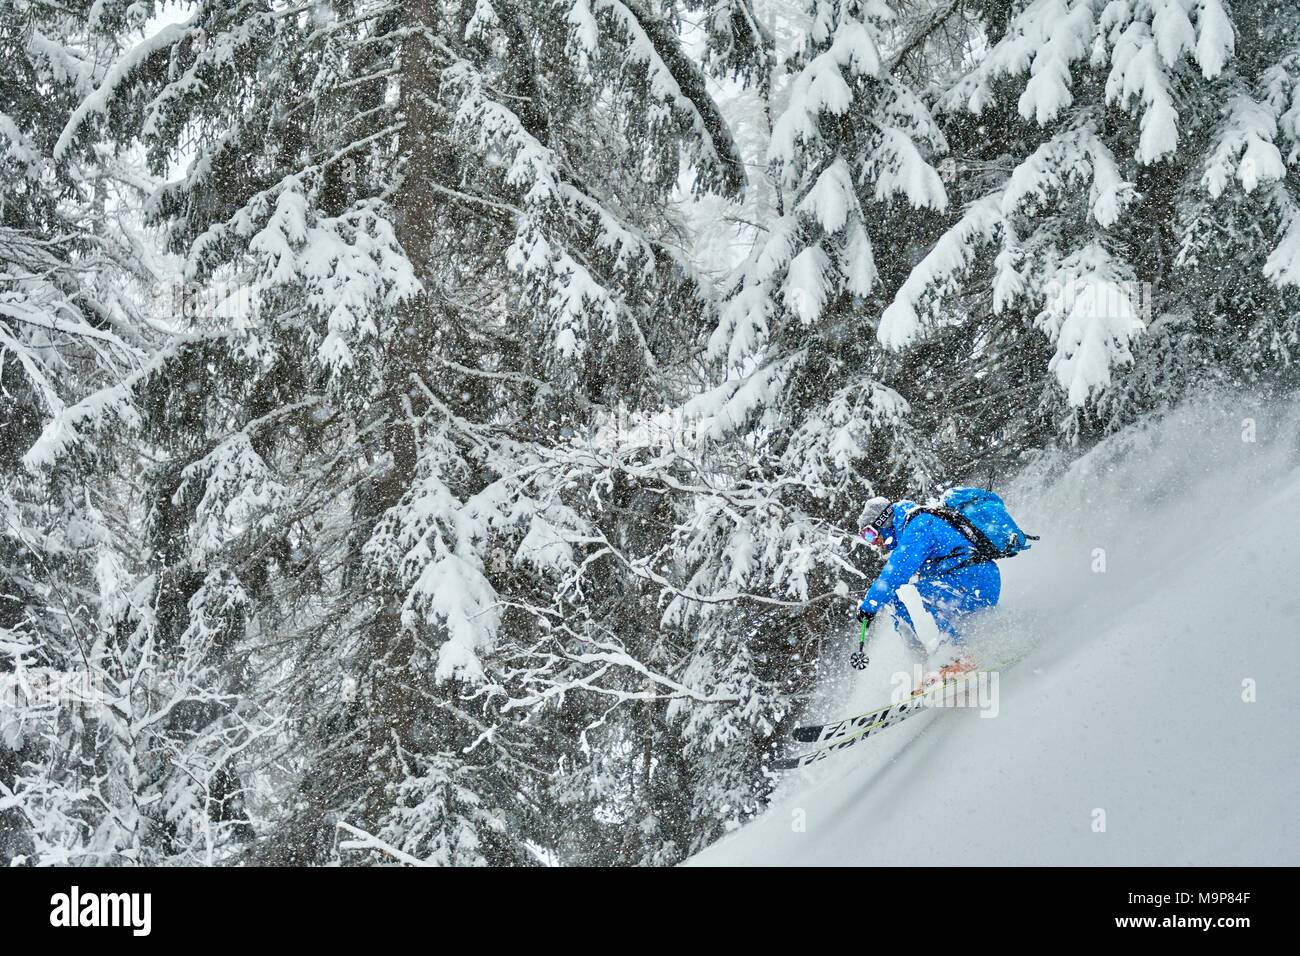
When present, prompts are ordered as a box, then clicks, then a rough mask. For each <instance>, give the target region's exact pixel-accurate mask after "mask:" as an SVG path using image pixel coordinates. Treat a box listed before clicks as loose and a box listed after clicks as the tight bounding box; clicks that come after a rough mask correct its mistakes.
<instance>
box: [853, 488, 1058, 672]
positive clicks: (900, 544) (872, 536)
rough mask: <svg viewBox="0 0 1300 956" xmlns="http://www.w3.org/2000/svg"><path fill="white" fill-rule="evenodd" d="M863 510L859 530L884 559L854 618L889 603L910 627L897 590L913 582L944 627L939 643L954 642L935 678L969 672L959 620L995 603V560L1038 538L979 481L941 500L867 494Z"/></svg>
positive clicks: (859, 662) (858, 660) (862, 660)
mask: <svg viewBox="0 0 1300 956" xmlns="http://www.w3.org/2000/svg"><path fill="white" fill-rule="evenodd" d="M862 517H863V519H864V520H865V521H866V527H865V528H863V529H862V536H863V537H864V538H866V539H867V543H868V544H870V545H872V546H873V547H875V548H878V549H880V550H882V551H884V552H886V553H887V554H888V555H889V559H888V561H886V563H885V567H884V569H883V570H882V571H881V572H880V576H879V577H877V578H876V581H875V583H874V584H872V585H871V588H870V589H869V590H868V591H867V595H866V597H865V598H863V599H862V603H861V604H860V605H858V620H860V621H863V622H865V623H866V624H867V626H868V627H869V626H870V623H871V621H872V619H873V618H874V617H875V615H877V614H879V613H880V612H881V611H882V610H885V609H886V608H888V609H889V610H890V612H891V613H892V614H893V615H894V617H895V619H900V620H902V621H903V622H904V623H906V624H907V625H908V626H909V627H911V628H912V630H913V632H915V631H916V626H915V625H914V624H913V622H912V618H911V615H910V614H909V613H908V610H907V608H906V607H905V606H904V604H903V602H902V601H901V600H900V599H899V597H898V589H899V588H900V587H902V586H903V585H904V584H908V583H913V584H914V585H915V587H916V590H917V591H918V592H919V594H920V596H921V601H922V603H923V604H924V606H925V608H926V610H927V611H929V612H930V615H931V616H932V617H933V618H934V620H935V623H936V624H938V626H939V628H940V630H941V631H942V632H943V634H944V637H945V640H944V642H943V644H951V645H952V648H951V651H952V654H953V656H952V660H951V661H949V663H948V664H946V665H945V666H944V667H942V668H940V670H939V672H938V673H939V679H940V680H942V681H947V680H951V679H955V678H957V677H960V676H961V675H962V674H965V673H969V672H970V671H971V670H973V669H974V667H975V662H974V660H973V659H972V657H971V655H970V653H969V651H968V649H967V648H966V647H965V646H964V644H965V641H964V640H963V638H962V634H961V630H960V625H961V624H962V622H963V621H964V619H965V618H967V617H968V616H969V615H970V614H972V613H974V612H975V611H978V610H981V609H983V608H988V607H993V606H995V605H996V604H997V603H998V598H999V596H1000V595H1001V592H1002V576H1001V574H999V572H998V568H997V565H996V564H994V563H993V562H994V560H996V559H998V558H1006V557H1011V556H1012V555H1015V554H1018V553H1019V552H1020V551H1023V550H1027V549H1028V548H1029V541H1030V540H1037V539H1036V538H1034V536H1032V535H1026V534H1025V533H1024V532H1023V531H1021V530H1020V528H1019V527H1017V526H1016V523H1015V521H1013V520H1012V518H1011V515H1009V514H1008V513H1007V509H1006V505H1005V504H1003V502H1002V499H1001V498H999V497H998V496H997V495H995V494H994V493H993V492H991V491H983V490H981V489H979V488H953V489H951V490H949V491H948V492H947V493H946V494H945V495H944V497H943V501H942V503H936V504H931V505H929V506H924V507H923V506H921V505H918V504H916V503H915V502H912V501H899V502H892V501H890V500H889V499H888V498H872V499H871V500H870V501H868V502H867V504H866V507H865V508H864V509H863V514H862ZM913 578H915V580H914V581H913ZM866 630H867V629H866V627H864V628H863V641H864V645H865V635H866ZM941 646H942V645H941ZM864 650H865V646H864V647H860V648H859V650H858V653H856V654H854V655H853V657H852V658H851V659H850V660H851V663H852V664H853V666H854V667H856V668H859V669H861V668H864V667H866V660H867V659H866V655H865V653H864Z"/></svg>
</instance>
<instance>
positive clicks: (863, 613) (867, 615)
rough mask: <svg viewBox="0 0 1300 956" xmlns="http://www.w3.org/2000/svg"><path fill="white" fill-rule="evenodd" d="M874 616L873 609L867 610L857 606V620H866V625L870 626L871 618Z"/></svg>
mask: <svg viewBox="0 0 1300 956" xmlns="http://www.w3.org/2000/svg"><path fill="white" fill-rule="evenodd" d="M875 616H876V615H875V613H874V612H873V611H868V610H867V609H866V608H861V607H860V608H858V620H859V621H866V622H867V627H870V626H871V620H872V618H874V617H875Z"/></svg>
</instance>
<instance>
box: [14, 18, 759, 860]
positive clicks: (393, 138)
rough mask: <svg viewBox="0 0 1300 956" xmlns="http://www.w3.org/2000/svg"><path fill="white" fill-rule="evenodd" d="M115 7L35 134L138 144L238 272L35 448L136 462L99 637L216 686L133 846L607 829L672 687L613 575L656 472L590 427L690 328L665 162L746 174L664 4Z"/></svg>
mask: <svg viewBox="0 0 1300 956" xmlns="http://www.w3.org/2000/svg"><path fill="white" fill-rule="evenodd" d="M103 6H104V8H105V10H107V11H110V12H111V11H113V10H116V9H117V8H118V7H117V5H116V4H112V3H110V4H107V5H103ZM127 10H129V11H131V12H132V13H134V14H140V13H142V12H145V11H146V10H147V5H142V4H133V5H131V6H130V7H129V8H126V7H123V12H122V13H121V20H122V23H123V24H124V25H123V26H122V27H121V29H116V30H115V31H114V36H115V37H116V38H118V39H124V38H128V37H130V38H131V39H133V40H134V42H133V43H132V44H131V45H129V47H127V49H126V51H125V52H124V53H123V54H122V55H121V56H120V57H119V58H118V59H117V60H116V61H115V63H114V64H113V65H112V67H111V68H110V69H109V70H108V72H107V74H106V76H105V77H104V78H103V80H102V81H101V82H99V83H98V84H97V85H96V86H95V88H94V90H93V91H92V92H90V93H89V94H88V95H86V96H85V97H83V98H82V99H81V101H80V104H79V106H78V107H77V108H76V109H75V110H74V111H72V113H71V115H70V116H69V118H68V121H67V122H66V123H65V124H64V125H63V127H62V130H61V133H60V135H59V137H58V140H57V142H56V143H55V144H54V145H53V147H52V152H53V154H54V156H55V157H59V156H63V155H66V154H68V153H69V152H70V151H73V150H76V149H78V148H81V147H82V146H83V144H86V143H88V142H92V141H94V140H96V139H99V138H112V139H113V140H114V141H115V142H116V143H117V145H118V146H119V147H122V148H125V147H126V146H127V145H128V144H129V142H130V137H132V136H134V137H138V139H139V141H140V142H142V143H143V144H144V146H145V148H146V149H147V151H148V154H149V156H150V158H151V161H152V164H153V167H154V172H155V174H156V175H160V176H166V175H175V174H174V173H173V172H172V169H173V166H175V167H176V168H178V169H180V170H181V172H180V175H179V178H175V179H173V180H172V181H171V182H169V183H167V184H166V185H165V186H163V187H162V188H160V189H159V190H158V191H157V192H156V194H155V195H154V197H153V199H152V200H151V204H150V212H151V215H152V217H153V219H154V221H156V222H157V223H158V224H159V225H161V226H163V227H164V228H165V229H166V237H167V242H168V244H169V246H170V248H171V250H172V251H174V252H175V253H176V254H178V255H179V256H181V257H182V258H183V262H184V277H185V279H186V280H187V281H188V282H191V283H196V284H203V286H204V288H205V289H215V288H219V287H222V288H232V289H235V290H237V295H236V301H235V303H234V304H227V307H224V308H216V307H214V308H208V309H204V310H199V312H198V313H197V314H185V315H181V316H175V317H173V320H174V326H175V327H174V331H173V334H172V335H171V336H170V338H169V341H167V342H166V344H165V345H164V346H162V347H161V348H160V349H158V350H157V351H156V353H155V354H154V356H153V357H152V358H151V360H150V361H149V362H148V364H147V365H146V366H145V367H144V368H143V369H142V370H141V371H139V372H137V373H135V374H134V375H132V376H130V377H128V378H124V379H122V380H121V381H119V382H117V383H116V384H114V385H113V386H112V387H111V388H108V389H105V390H104V391H101V392H99V393H97V394H95V395H93V396H91V397H89V398H87V399H86V400H84V401H83V402H82V403H80V404H78V405H75V406H72V407H70V408H69V409H67V410H65V411H64V412H63V413H62V414H60V415H58V416H56V417H55V419H54V421H53V422H52V423H51V424H50V425H49V426H48V427H47V428H46V430H45V432H44V435H43V437H42V439H41V441H39V442H38V443H37V445H36V447H35V448H34V449H33V450H32V452H31V453H29V455H28V462H29V464H30V465H31V466H32V467H34V468H41V469H51V470H58V469H61V468H64V467H67V465H68V464H69V463H74V464H75V461H76V459H77V457H78V455H79V454H80V453H81V452H82V450H83V449H85V448H86V447H89V446H92V445H93V446H95V447H99V448H110V447H111V448H135V449H142V450H144V451H145V452H146V453H147V454H148V457H149V458H150V460H151V464H150V466H149V469H148V473H147V476H146V480H145V492H144V493H145V496H146V500H147V507H148V512H149V521H150V523H149V529H150V537H149V549H150V550H149V552H148V565H149V567H148V570H149V574H148V576H147V577H146V578H144V579H143V580H144V582H145V584H146V585H147V594H146V595H145V597H144V599H143V600H140V601H136V602H134V603H132V604H130V605H129V606H124V607H123V609H122V619H121V621H120V622H119V630H120V631H122V632H124V633H128V634H130V635H131V638H130V640H131V641H132V642H133V645H134V646H140V647H147V648H149V649H150V650H151V651H152V652H154V653H157V652H158V649H164V652H165V655H166V659H167V661H168V662H169V664H170V666H171V667H172V668H173V670H176V669H180V670H184V671H185V680H186V682H187V686H189V685H194V684H195V683H196V682H197V685H199V686H202V687H204V688H205V690H206V697H205V698H204V699H203V700H201V701H196V702H195V703H194V704H193V705H192V706H186V707H185V708H183V709H182V710H180V711H179V712H173V713H172V714H171V715H169V718H168V719H169V721H170V722H171V725H172V726H173V727H174V728H175V730H176V732H177V733H181V734H182V735H183V736H184V737H185V738H186V739H187V740H188V742H189V743H188V747H187V748H186V749H183V750H181V751H179V752H178V753H176V754H175V755H173V756H172V759H173V760H174V764H173V765H169V766H167V767H161V766H160V767H153V768H149V772H148V776H149V779H148V780H146V781H144V783H143V787H144V789H145V790H146V791H147V792H148V793H149V794H151V795H152V794H158V795H159V796H158V797H157V799H156V800H155V801H154V802H153V803H152V804H151V805H150V808H149V809H148V810H147V811H146V812H147V813H148V814H152V815H153V816H154V817H156V818H157V819H156V822H157V824H158V827H159V832H160V833H163V834H165V835H166V837H167V839H166V840H164V841H161V842H160V843H159V844H157V845H154V846H151V847H150V848H149V858H150V859H174V860H181V861H195V860H197V859H201V858H203V857H202V856H200V853H202V854H204V855H206V858H212V857H213V856H215V857H216V858H218V859H224V858H229V857H230V856H231V854H236V853H244V854H246V855H247V856H248V858H251V859H257V860H269V861H281V862H313V861H317V862H319V861H325V860H331V859H338V858H341V859H344V860H345V861H366V860H375V861H380V862H383V861H390V862H391V860H392V859H405V858H408V857H415V858H418V859H421V860H427V861H430V862H436V863H454V864H470V863H519V862H527V861H529V860H531V859H532V858H533V857H532V853H531V851H530V850H529V846H530V845H540V846H547V847H555V846H558V845H560V844H561V843H562V842H563V841H564V840H565V839H566V835H567V836H570V837H571V836H572V835H574V834H578V835H581V834H583V833H584V832H585V833H595V832H597V831H599V830H601V828H602V823H601V820H600V819H599V818H598V817H597V816H596V810H597V809H598V808H600V807H607V806H608V805H610V802H611V800H613V799H614V797H613V796H610V794H614V795H617V792H625V791H626V787H627V781H628V780H629V779H630V777H631V774H632V769H631V768H632V767H633V766H636V767H640V766H643V761H642V758H641V757H640V756H638V755H636V754H632V753H631V750H630V747H631V746H632V744H631V743H630V742H629V741H630V740H631V739H632V737H633V735H635V739H636V740H640V741H643V742H644V741H645V740H646V736H645V733H644V731H643V728H642V726H641V725H640V724H638V723H637V722H636V720H635V719H633V718H628V719H624V718H623V716H622V715H623V713H624V712H625V711H629V710H634V711H635V712H636V713H641V712H642V710H643V708H642V710H636V708H638V707H641V704H642V703H643V702H644V701H646V700H651V701H653V700H656V699H659V698H663V697H665V696H672V695H683V694H684V695H687V696H689V695H690V694H691V693H692V692H691V691H690V689H689V688H685V687H683V686H681V685H678V684H676V683H675V682H674V681H673V680H672V679H671V678H669V677H666V676H664V675H661V674H658V673H657V672H655V671H654V670H653V666H654V663H655V660H656V657H658V658H660V660H662V661H663V662H668V661H669V660H670V659H671V657H672V655H671V654H669V653H668V651H666V650H664V649H663V648H662V647H661V646H660V644H661V641H660V638H659V627H658V621H657V614H654V613H650V614H647V609H653V607H654V598H655V595H656V594H657V590H658V589H657V587H654V586H653V584H652V583H647V581H646V579H645V578H643V577H642V576H640V575H638V574H636V573H633V571H632V570H631V568H630V567H629V565H631V564H632V563H633V559H632V558H630V557H629V555H631V556H634V557H639V556H640V555H641V554H642V553H643V552H644V551H646V550H647V548H646V547H645V546H644V545H643V542H642V541H641V540H639V539H640V538H641V537H653V535H654V533H655V532H656V531H657V525H653V526H651V525H647V522H650V521H660V522H661V521H662V520H663V519H656V518H654V516H653V514H652V513H649V512H646V511H645V509H644V506H643V505H642V504H641V503H640V501H639V500H638V495H637V493H636V491H635V488H636V473H638V471H639V472H641V473H644V472H645V470H646V469H647V468H649V467H660V468H663V467H666V466H664V465H663V464H662V463H654V462H651V463H647V462H646V461H645V460H643V459H644V458H645V454H644V451H643V450H642V449H639V448H637V447H635V446H632V447H630V448H629V447H624V446H622V445H615V446H614V447H611V445H610V443H609V442H607V441H603V440H602V441H595V440H593V439H594V436H596V435H597V434H608V429H607V428H606V429H605V430H603V431H601V430H600V429H598V428H597V426H598V425H601V424H602V423H603V424H605V425H608V419H609V411H610V410H613V409H616V408H618V407H619V403H620V402H623V403H627V404H629V405H631V406H633V407H637V406H647V405H651V406H652V405H653V403H654V402H655V401H657V400H659V398H660V394H661V391H662V389H663V388H664V387H672V386H673V384H674V382H675V381H676V370H677V369H679V368H680V367H681V366H682V364H683V363H684V362H685V361H686V360H687V359H689V358H690V356H691V354H692V349H693V347H694V344H695V343H696V342H698V341H699V338H700V335H701V333H702V331H703V329H704V328H705V325H706V323H707V322H708V321H709V304H708V300H707V296H706V293H705V289H704V287H703V286H702V285H701V283H700V281H699V280H698V279H697V277H696V276H695V275H694V273H693V270H692V269H691V268H690V266H689V264H687V263H686V262H685V261H683V260H682V258H681V256H680V255H678V254H677V253H676V252H675V251H674V247H673V244H672V243H671V242H670V241H669V237H670V236H671V228H670V227H671V226H672V217H671V212H670V210H669V208H668V198H669V194H670V191H671V190H672V188H673V187H674V186H675V184H676V183H677V182H679V180H680V179H681V172H682V170H683V168H684V167H683V163H684V162H685V163H689V164H690V166H691V169H692V172H693V178H694V181H695V182H696V183H697V184H698V186H699V188H702V189H716V190H720V191H723V192H724V193H725V192H732V193H734V192H735V191H736V190H738V189H739V187H740V186H741V184H742V182H743V177H744V173H743V166H742V164H741V162H740V160H739V157H738V155H737V152H736V150H735V148H734V146H733V144H732V143H731V140H730V136H729V133H728V130H727V127H726V124H725V122H724V121H723V119H722V117H721V116H720V115H719V113H718V111H717V109H716V107H715V106H714V104H713V103H712V100H711V99H710V97H709V95H708V93H707V91H706V90H705V85H704V80H703V76H702V74H701V73H700V72H699V70H698V68H697V67H696V66H695V65H693V64H692V63H691V62H690V61H689V60H687V59H686V58H685V57H684V56H683V55H682V53H681V51H680V49H679V47H678V43H677V38H676V32H675V28H674V25H673V18H672V15H671V11H669V10H660V9H659V8H658V7H657V6H654V5H651V4H648V3H643V2H639V0H638V2H619V0H601V2H595V3H589V2H587V0H575V2H571V3H563V4H560V5H558V6H557V5H554V4H550V3H529V2H497V3H492V2H489V0H477V2H474V3H465V4H456V3H453V4H445V3H433V2H407V3H384V2H380V3H370V2H367V3H360V2H355V3H354V2H339V3H333V4H330V3H318V4H304V5H300V6H290V5H283V4H279V3H253V4H249V3H234V2H227V0H215V2H200V3H195V4H190V5H186V6H185V7H184V9H183V11H182V12H183V19H181V20H180V21H178V22H174V23H170V24H168V25H166V26H163V27H161V28H151V30H150V31H149V32H146V33H144V34H143V35H142V36H141V35H139V34H134V35H132V31H133V30H135V29H137V28H138V27H139V25H140V24H139V20H138V19H137V20H134V21H133V20H131V19H130V15H129V14H128V13H127V12H125V11H127ZM104 22H105V23H109V24H110V25H112V23H111V21H109V20H107V19H106V20H105V21H104ZM207 298H210V297H206V298H205V301H206V299H207ZM678 397H679V398H680V396H678ZM122 425H126V426H128V427H126V428H122V427H121V426H122ZM643 658H644V659H645V660H648V661H650V662H651V663H650V664H645V663H642V659H643ZM602 735H603V736H602ZM651 739H652V740H653V734H652V737H651ZM594 750H599V751H600V758H599V759H598V758H597V757H596V756H593V751H594ZM609 754H613V755H614V758H613V763H614V764H615V765H617V769H616V771H615V772H614V777H617V778H618V779H610V780H606V778H605V777H604V776H602V774H603V773H604V771H603V770H602V767H604V768H607V767H608V766H609V763H610V761H609V760H607V759H605V757H606V755H609ZM620 754H621V755H622V756H619V755H620ZM124 785H125V786H127V787H131V786H134V785H135V783H134V782H127V783H125V784H124ZM620 788H621V790H620ZM638 799H639V798H638ZM557 806H558V807H559V809H557ZM541 810H546V812H545V813H542V812H540V811H541ZM566 813H567V814H569V815H568V816H566ZM575 821H576V822H575ZM339 824H346V825H347V826H348V827H350V828H352V829H348V830H341V829H339V827H338V825H339ZM606 829H607V828H606ZM357 831H360V832H362V833H364V834H368V836H366V837H363V838H360V839H353V838H351V837H349V834H352V837H355V834H356V832H357ZM214 833H215V834H216V838H217V842H218V845H217V846H216V847H215V848H214V847H212V846H211V845H210V844H209V843H202V844H201V843H199V842H197V837H198V836H199V835H205V836H206V835H211V834H214ZM651 842H652V844H653V835H652V841H651ZM375 847H380V848H381V849H378V850H376V849H375ZM384 848H386V849H384ZM385 853H387V856H386V855H385ZM646 853H647V851H646V848H645V847H643V846H636V845H622V846H616V847H614V848H613V849H612V850H611V855H609V856H608V857H607V858H606V859H607V860H608V861H612V862H617V861H623V860H629V859H641V858H644V857H645V856H646Z"/></svg>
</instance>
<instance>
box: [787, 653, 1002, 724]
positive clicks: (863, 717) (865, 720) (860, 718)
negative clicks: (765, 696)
mask: <svg viewBox="0 0 1300 956" xmlns="http://www.w3.org/2000/svg"><path fill="white" fill-rule="evenodd" d="M1018 660H1020V658H1019V657H1014V658H1012V659H1011V660H1009V661H1003V662H1002V663H1001V664H995V665H993V666H992V667H986V668H984V669H983V670H976V671H972V672H971V673H969V674H965V675H963V676H962V677H960V678H958V679H957V680H956V681H950V682H948V683H946V684H936V685H935V686H934V687H929V688H927V689H925V690H923V691H922V692H921V693H920V694H916V695H914V696H915V697H924V696H925V695H926V694H930V693H933V692H934V691H936V690H939V689H941V688H943V687H951V686H953V684H955V683H960V682H961V681H965V680H969V679H970V678H972V677H978V676H979V675H980V674H988V673H990V672H991V671H995V670H1000V669H1001V668H1003V667H1010V666H1011V665H1012V664H1014V663H1016V661H1018ZM911 699H913V698H908V700H911ZM899 703H906V701H900V702H899ZM896 706H897V704H885V705H884V706H883V707H877V708H875V709H874V710H868V711H866V712H865V713H862V714H857V715H856V716H854V717H846V718H844V719H843V720H835V721H831V722H829V723H825V724H808V725H805V726H803V727H796V728H795V729H794V730H793V731H792V732H791V733H790V736H791V737H792V738H793V739H795V740H798V741H800V742H802V743H827V742H829V741H832V740H836V739H838V738H840V737H846V736H848V735H850V734H854V733H857V732H859V731H861V730H864V729H866V728H867V727H869V726H870V725H871V724H873V723H875V721H874V720H873V719H871V718H873V717H876V715H879V716H880V717H883V716H884V712H885V711H887V710H889V709H890V708H892V707H896Z"/></svg>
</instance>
